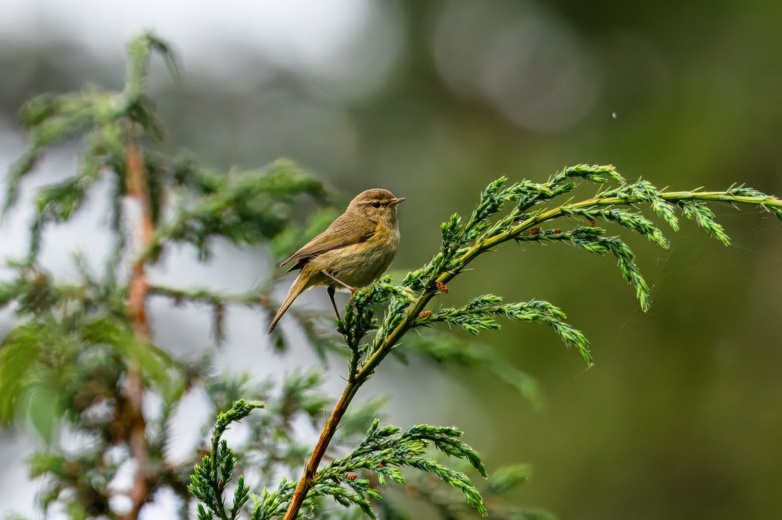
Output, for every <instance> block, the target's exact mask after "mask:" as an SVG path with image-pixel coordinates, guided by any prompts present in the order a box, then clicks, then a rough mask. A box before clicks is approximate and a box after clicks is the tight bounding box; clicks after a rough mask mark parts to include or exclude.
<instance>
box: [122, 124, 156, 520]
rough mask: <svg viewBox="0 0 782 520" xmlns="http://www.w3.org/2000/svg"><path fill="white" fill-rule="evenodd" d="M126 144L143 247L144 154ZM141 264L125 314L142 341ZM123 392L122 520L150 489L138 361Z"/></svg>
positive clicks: (146, 215)
mask: <svg viewBox="0 0 782 520" xmlns="http://www.w3.org/2000/svg"><path fill="white" fill-rule="evenodd" d="M127 146H128V148H127V191H128V195H129V196H131V197H133V198H134V199H136V201H137V202H138V204H139V206H140V209H141V216H140V218H139V221H138V224H137V225H138V229H137V230H136V233H137V236H136V239H137V240H138V243H139V246H140V249H143V248H144V247H146V246H147V244H149V243H150V242H151V241H152V238H153V235H154V232H155V228H154V224H153V222H152V212H151V210H150V204H149V191H148V189H147V179H146V172H145V171H144V158H143V156H142V154H141V150H139V148H138V144H137V143H136V141H135V140H134V139H133V138H132V137H130V138H128V145H127ZM144 268H145V263H144V260H138V261H136V262H135V263H134V264H133V269H132V271H131V275H130V282H129V284H128V315H129V317H130V321H131V325H132V326H133V331H134V332H135V334H136V337H137V338H138V339H139V340H141V341H144V342H147V341H149V339H150V327H149V320H148V319H147V308H146V300H147V294H148V292H149V284H148V283H147V277H146V273H145V269H144ZM126 392H127V396H128V402H129V404H130V407H129V408H130V417H129V418H128V419H129V424H130V431H129V432H128V442H129V444H130V453H131V455H132V457H133V459H134V460H135V461H136V475H135V477H134V479H133V487H132V489H131V490H130V494H129V496H130V499H131V501H132V506H131V509H130V511H128V513H127V514H125V515H124V516H123V517H122V518H123V520H136V519H137V518H138V516H139V513H140V512H141V508H142V507H144V504H145V503H146V502H147V499H148V498H149V492H150V482H149V474H148V471H149V452H148V450H147V441H146V430H147V422H146V419H145V418H144V414H143V412H142V402H143V399H144V380H143V378H142V375H141V368H140V367H139V366H138V364H137V363H131V364H130V366H129V368H128V380H127V388H126Z"/></svg>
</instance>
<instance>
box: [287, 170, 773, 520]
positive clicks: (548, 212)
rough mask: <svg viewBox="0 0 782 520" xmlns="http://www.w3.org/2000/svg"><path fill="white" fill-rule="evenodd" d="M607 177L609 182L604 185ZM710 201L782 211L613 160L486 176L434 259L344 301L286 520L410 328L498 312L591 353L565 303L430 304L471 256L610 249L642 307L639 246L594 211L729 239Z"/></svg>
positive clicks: (653, 238)
mask: <svg viewBox="0 0 782 520" xmlns="http://www.w3.org/2000/svg"><path fill="white" fill-rule="evenodd" d="M582 183H591V184H596V185H599V189H598V191H597V194H596V195H595V196H593V197H590V198H587V199H585V200H581V201H573V199H572V198H571V199H568V200H565V201H564V202H563V203H561V204H558V205H557V204H555V203H554V202H555V199H557V198H558V197H562V196H564V195H568V194H570V193H571V192H572V191H573V190H574V189H575V188H576V187H577V186H578V185H579V184H582ZM607 183H612V184H615V186H614V187H606V186H605V184H607ZM714 202H723V203H728V204H744V205H754V206H759V207H761V208H762V209H764V210H767V211H770V212H772V213H774V214H775V215H776V216H777V217H778V218H780V219H782V200H780V199H778V198H776V197H773V196H770V195H767V194H764V193H762V192H759V191H757V190H754V189H751V188H747V187H744V186H740V187H731V188H729V189H728V190H726V191H721V192H720V191H715V192H704V191H701V190H693V191H677V192H672V191H666V190H658V189H657V188H656V187H655V186H654V185H652V184H651V183H649V182H648V181H645V180H639V181H637V182H634V183H628V182H626V181H625V180H624V178H623V177H622V176H621V175H620V174H619V173H618V172H617V171H616V169H615V168H614V167H613V166H588V165H577V166H573V167H569V168H565V169H563V170H562V171H560V172H558V173H556V174H555V175H554V176H552V177H551V178H550V179H549V180H548V181H547V182H545V183H540V184H538V183H533V182H529V181H521V182H517V183H513V184H510V185H508V184H507V179H505V178H504V177H503V178H500V179H497V180H496V181H494V182H492V183H490V184H489V185H488V186H487V187H486V189H484V190H483V192H482V193H481V196H480V200H479V201H478V204H477V206H476V208H475V209H474V210H473V212H472V213H471V215H470V217H469V218H468V219H466V220H465V219H463V218H462V217H461V216H460V215H458V214H454V215H452V216H451V217H450V219H448V221H447V222H444V223H443V224H442V225H441V227H440V230H441V234H442V241H441V245H440V250H439V252H438V253H436V254H435V256H434V257H433V258H432V260H430V261H429V262H428V263H427V264H425V265H424V266H423V267H421V268H420V269H417V270H415V271H412V272H409V273H408V274H407V275H406V276H405V277H404V278H403V280H402V282H401V283H399V284H394V283H391V281H390V278H388V277H385V278H383V279H381V280H380V281H379V282H377V283H375V284H373V285H372V286H370V287H368V288H366V289H362V290H360V291H358V292H357V293H356V295H355V297H354V299H353V302H352V305H350V306H349V307H348V309H347V310H346V323H349V324H350V326H349V327H345V325H344V324H342V325H341V328H340V332H342V334H343V335H344V336H345V341H346V343H347V344H348V345H349V346H350V348H351V357H350V361H349V374H348V380H347V384H346V386H345V389H344V391H343V393H342V396H341V397H340V399H339V401H338V402H337V404H336V405H335V407H334V410H333V412H332V414H331V417H330V418H329V419H328V420H327V421H326V424H325V426H324V428H323V430H322V432H321V436H320V439H319V442H318V444H317V446H316V448H315V450H314V451H313V454H312V456H311V457H310V460H309V462H308V464H307V466H306V468H305V470H304V473H303V475H302V477H301V478H300V480H299V483H298V486H297V489H296V491H295V492H294V494H293V499H292V502H291V506H290V508H289V509H288V511H287V513H286V516H285V518H286V520H292V519H293V518H295V515H296V512H297V511H298V509H299V507H300V505H301V503H302V501H303V500H304V499H305V497H306V496H307V493H308V491H309V490H310V489H311V488H312V482H313V478H314V476H315V474H316V473H315V472H316V471H317V469H318V466H319V464H320V460H321V458H322V457H323V455H324V453H325V451H326V449H327V447H328V446H329V443H330V441H331V439H332V437H333V435H334V431H335V430H336V428H337V426H338V424H339V421H340V419H341V417H342V415H343V414H344V411H345V409H346V408H347V407H348V406H349V405H350V403H351V401H352V399H353V397H354V396H355V395H356V393H357V391H358V389H359V388H360V387H361V385H363V384H364V383H365V382H366V381H367V380H368V379H369V378H370V377H371V376H372V375H373V374H374V372H375V370H376V369H377V367H378V365H379V364H380V363H381V362H382V361H383V359H384V358H385V357H386V356H387V355H388V354H389V353H390V352H392V351H394V350H395V349H399V348H403V346H402V338H403V337H404V336H405V334H406V333H407V332H409V331H410V330H412V329H414V328H418V327H423V326H427V327H428V326H433V325H436V324H438V323H446V324H450V325H457V326H459V327H461V328H463V329H464V330H466V331H467V332H469V333H471V334H477V333H479V332H481V331H485V330H496V329H498V328H500V324H499V322H498V321H496V318H497V317H506V318H511V319H516V320H519V321H530V322H538V323H543V324H546V325H549V326H550V327H551V328H552V329H553V330H554V331H555V332H556V333H557V334H558V335H559V336H560V338H561V339H562V340H563V341H564V343H565V344H566V345H567V346H573V347H575V348H576V349H577V350H578V351H579V353H580V354H581V356H582V357H583V359H584V360H585V361H586V362H587V363H588V364H591V363H592V357H591V354H590V353H589V348H588V342H587V340H586V338H585V336H584V335H583V334H582V333H581V332H580V331H578V330H577V329H575V328H573V327H572V326H571V325H569V324H568V323H566V322H565V321H564V319H565V315H564V313H563V312H562V311H561V310H560V309H558V308H557V307H555V306H553V305H551V304H550V303H548V302H543V301H537V300H533V301H530V302H526V303H510V304H507V303H503V302H502V299H501V298H500V297H498V296H495V295H490V294H487V295H481V296H477V297H474V298H473V299H471V300H470V301H469V302H467V303H466V304H465V305H464V306H462V307H454V308H440V309H438V310H426V306H427V305H428V304H429V302H430V301H431V300H432V299H433V298H435V297H436V296H437V295H438V294H439V293H442V292H447V291H448V288H447V285H446V284H447V283H448V282H450V281H451V280H452V279H453V278H454V277H456V276H458V275H459V274H460V273H461V272H463V271H464V270H465V268H466V267H467V266H469V265H470V264H471V263H472V262H473V261H474V260H475V259H476V258H477V257H479V256H481V255H483V254H485V253H487V252H489V251H491V250H493V249H495V248H496V247H497V246H500V245H502V244H503V243H505V242H509V241H515V242H532V241H534V242H538V243H544V242H551V243H566V244H570V245H573V246H575V247H577V248H579V249H583V250H585V251H588V252H591V253H597V254H600V255H611V256H613V257H614V258H615V259H616V261H617V264H618V266H619V269H620V273H621V275H622V277H623V278H624V279H625V281H627V282H628V283H629V284H630V285H632V286H633V287H634V289H635V293H636V297H637V299H638V301H639V303H640V306H641V309H642V310H644V311H646V310H648V308H649V306H650V303H651V297H650V289H649V286H648V284H647V283H646V281H645V280H644V278H643V276H642V274H641V272H640V269H639V268H638V266H637V264H636V262H635V254H634V253H633V251H632V250H631V249H630V247H629V246H628V245H627V244H626V243H625V242H624V241H623V240H622V239H621V238H620V237H619V236H609V235H607V231H606V230H605V229H603V228H599V227H595V223H596V221H603V222H606V223H607V224H613V225H616V226H618V227H619V228H620V229H625V230H627V231H633V232H636V233H638V234H639V235H641V236H644V237H646V238H647V239H648V240H649V241H650V242H652V243H653V244H656V245H657V246H660V247H662V248H667V247H668V241H667V239H666V238H665V236H664V234H663V232H662V231H661V230H660V229H659V228H658V227H657V226H656V225H655V224H654V223H653V222H652V221H651V220H650V219H649V218H647V217H645V216H644V215H643V214H642V213H641V212H640V211H639V209H638V208H640V206H642V205H645V204H648V205H649V206H650V207H651V210H652V212H653V213H654V214H655V215H657V216H658V217H659V218H660V219H661V220H663V221H664V222H665V223H667V224H668V225H669V226H670V227H671V228H672V229H673V230H674V231H677V230H678V228H679V223H678V219H677V216H676V212H677V211H678V212H680V213H681V214H682V215H684V217H685V218H687V219H690V220H693V221H695V223H696V224H697V225H698V226H699V227H700V228H701V229H703V230H704V231H705V232H706V233H707V234H708V235H710V236H711V237H712V238H715V239H716V240H718V241H720V242H721V243H723V244H725V245H727V244H729V238H728V236H727V234H726V233H725V231H724V229H723V227H722V226H721V225H720V224H719V223H717V221H716V218H715V214H714V212H713V211H712V210H711V209H710V208H709V207H708V206H707V204H709V203H714ZM557 219H566V220H569V221H571V222H572V221H576V222H578V223H577V224H576V225H575V226H572V227H571V228H570V229H566V230H564V231H563V230H562V228H560V227H548V226H550V225H551V223H552V222H553V221H554V220H557ZM583 223H586V224H587V225H583ZM544 226H546V227H545V228H544ZM385 302H387V307H386V309H385V313H384V316H383V318H382V319H379V320H378V319H377V318H375V314H374V309H375V306H377V305H378V304H381V303H385ZM370 331H375V333H374V337H371V338H369V339H368V340H365V339H364V337H365V335H367V334H368V333H369V332H370ZM419 469H421V468H419ZM423 471H427V470H426V469H423ZM452 485H453V484H452ZM357 504H358V505H359V506H360V505H361V504H359V503H357ZM362 509H363V508H362Z"/></svg>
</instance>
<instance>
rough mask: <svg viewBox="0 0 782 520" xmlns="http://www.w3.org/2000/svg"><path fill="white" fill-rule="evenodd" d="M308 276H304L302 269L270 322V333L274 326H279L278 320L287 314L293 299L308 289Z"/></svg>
mask: <svg viewBox="0 0 782 520" xmlns="http://www.w3.org/2000/svg"><path fill="white" fill-rule="evenodd" d="M308 278H309V277H307V276H304V271H301V272H300V273H299V276H297V277H296V279H295V280H294V281H293V285H291V288H290V290H289V291H288V296H286V297H285V301H284V302H282V305H281V306H280V310H278V311H277V314H275V315H274V318H272V322H271V323H270V324H269V332H268V333H269V334H271V333H272V331H273V330H274V327H276V326H277V322H278V321H280V318H282V315H283V314H285V311H287V310H288V307H290V306H291V304H292V303H293V300H295V299H296V298H297V297H298V296H299V295H300V294H301V293H302V292H304V290H305V289H307V287H308V285H307V281H308Z"/></svg>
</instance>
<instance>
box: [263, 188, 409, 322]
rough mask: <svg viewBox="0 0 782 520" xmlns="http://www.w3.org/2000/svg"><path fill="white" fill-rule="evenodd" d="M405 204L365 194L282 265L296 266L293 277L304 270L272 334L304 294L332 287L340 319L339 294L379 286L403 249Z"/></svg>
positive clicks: (387, 195) (379, 192) (386, 194)
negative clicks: (399, 215)
mask: <svg viewBox="0 0 782 520" xmlns="http://www.w3.org/2000/svg"><path fill="white" fill-rule="evenodd" d="M404 200H405V199H404V198H403V197H402V198H400V197H396V196H394V194H393V193H391V192H390V191H388V190H384V189H380V188H373V189H370V190H366V191H362V192H361V193H359V194H358V195H356V197H355V198H354V199H353V200H351V201H350V204H348V207H347V209H346V210H345V212H344V213H343V214H342V215H340V216H339V217H337V218H336V220H334V222H332V223H331V225H330V226H329V227H328V228H326V230H325V231H324V232H323V233H321V234H319V235H318V236H316V237H315V238H313V239H312V240H310V241H309V242H308V243H307V244H305V245H304V246H303V247H302V248H301V249H299V250H298V251H296V252H295V253H293V254H292V255H291V256H290V257H288V258H287V259H285V260H284V261H282V262H281V263H280V264H279V267H282V266H285V265H287V264H290V263H292V264H293V265H292V266H291V268H290V269H289V272H290V271H294V270H296V269H298V270H299V275H298V276H297V277H296V279H295V280H294V281H293V284H292V285H291V288H290V290H289V291H288V295H287V296H286V297H285V300H284V301H283V303H282V305H281V306H280V308H279V310H278V311H277V314H275V315H274V318H273V319H272V321H271V323H270V324H269V332H268V333H269V334H271V333H272V332H273V331H274V328H275V327H276V326H277V322H279V321H280V318H282V316H283V314H285V311H287V310H288V308H289V307H290V306H291V304H292V303H293V301H294V300H295V299H296V298H297V297H298V296H299V295H300V294H301V293H302V292H304V291H305V290H307V289H309V288H311V287H315V286H318V285H325V286H327V292H328V295H329V298H330V299H331V305H332V306H333V307H334V312H335V313H336V314H337V319H340V317H339V311H338V310H337V304H336V302H335V301H334V293H335V291H336V290H337V289H338V288H339V289H347V290H348V291H350V292H351V293H354V292H355V291H356V289H357V288H359V287H364V286H366V285H369V284H370V283H372V282H374V281H375V280H377V279H378V278H379V277H380V275H382V274H383V273H384V272H385V271H386V269H388V266H389V265H391V262H392V261H393V260H394V256H395V255H396V251H397V249H398V247H399V222H398V220H397V207H396V206H397V204H399V203H400V202H402V201H404Z"/></svg>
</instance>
